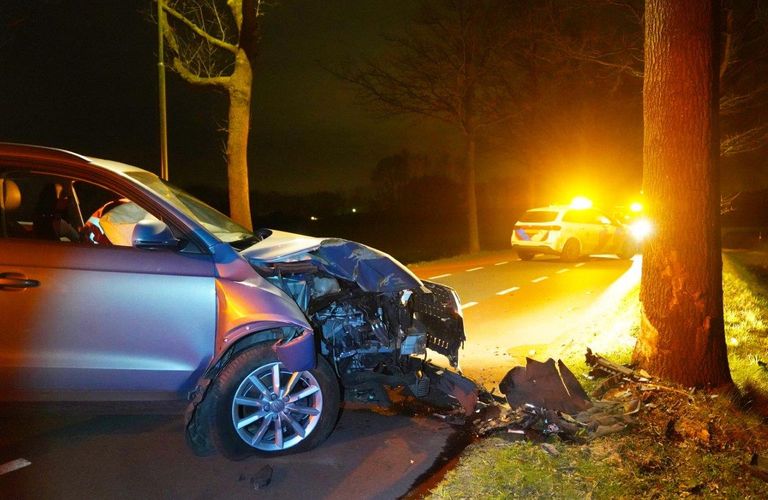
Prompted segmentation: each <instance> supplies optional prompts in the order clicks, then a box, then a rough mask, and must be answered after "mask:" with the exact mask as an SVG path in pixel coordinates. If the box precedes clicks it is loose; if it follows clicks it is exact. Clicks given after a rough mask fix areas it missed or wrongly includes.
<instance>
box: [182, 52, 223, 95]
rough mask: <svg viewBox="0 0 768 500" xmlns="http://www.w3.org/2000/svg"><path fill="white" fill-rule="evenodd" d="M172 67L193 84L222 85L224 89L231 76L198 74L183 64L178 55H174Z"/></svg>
mask: <svg viewBox="0 0 768 500" xmlns="http://www.w3.org/2000/svg"><path fill="white" fill-rule="evenodd" d="M173 69H174V70H176V72H177V73H179V75H180V76H181V77H182V78H183V79H184V80H186V81H187V82H189V83H192V84H194V85H205V86H210V87H223V88H225V89H229V87H230V84H231V80H232V79H231V77H229V76H211V77H204V76H200V75H199V74H197V73H195V72H193V71H191V70H190V69H189V68H187V66H186V65H184V63H183V62H182V61H181V59H179V58H178V57H175V58H174V59H173Z"/></svg>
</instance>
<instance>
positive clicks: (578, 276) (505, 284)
mask: <svg viewBox="0 0 768 500" xmlns="http://www.w3.org/2000/svg"><path fill="white" fill-rule="evenodd" d="M640 263H641V262H640V257H639V256H637V257H634V258H633V259H632V260H619V259H617V258H616V257H612V256H594V257H591V258H587V259H581V260H580V261H578V262H573V263H566V262H562V261H560V260H559V258H557V257H549V256H537V257H536V258H535V259H534V260H532V261H528V262H524V261H521V260H519V259H517V256H516V254H515V253H514V252H512V251H508V252H495V253H491V254H487V255H482V256H480V257H476V258H473V259H471V260H467V259H461V260H448V261H443V262H438V263H433V264H425V265H419V266H415V267H413V268H412V270H413V271H414V272H415V273H416V274H417V275H418V276H419V277H420V278H422V279H428V280H431V281H436V282H438V283H443V284H446V285H449V286H451V287H453V288H455V289H456V291H457V292H458V293H459V296H460V298H461V300H462V303H463V314H464V322H465V330H466V334H467V341H466V344H465V348H464V351H463V352H462V354H461V360H460V364H461V368H462V370H463V372H464V373H465V374H466V375H468V376H470V377H471V378H474V379H475V380H478V381H480V382H482V383H483V384H484V385H486V387H487V388H489V389H490V388H491V387H492V386H493V385H495V384H496V383H498V381H499V380H501V378H502V377H503V376H504V374H505V373H506V372H507V370H509V368H511V367H512V366H514V365H516V364H524V363H525V356H532V357H536V355H537V354H538V353H539V352H540V351H541V350H542V349H543V348H544V347H548V346H551V345H555V346H557V345H558V344H562V343H563V342H565V341H567V340H568V339H569V338H570V337H572V336H577V335H581V334H583V333H584V331H585V328H586V325H587V324H588V323H589V321H590V320H591V319H592V318H594V317H595V316H596V315H597V314H600V313H601V312H602V310H604V309H605V308H610V307H613V306H615V302H616V300H618V299H620V298H621V297H623V296H624V294H625V293H626V292H627V291H628V290H629V289H630V288H631V287H632V286H634V285H636V284H637V283H639V280H640Z"/></svg>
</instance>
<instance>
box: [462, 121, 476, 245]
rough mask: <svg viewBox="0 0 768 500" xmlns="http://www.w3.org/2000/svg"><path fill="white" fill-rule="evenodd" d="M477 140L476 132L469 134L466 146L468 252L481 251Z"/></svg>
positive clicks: (466, 136) (466, 138)
mask: <svg viewBox="0 0 768 500" xmlns="http://www.w3.org/2000/svg"><path fill="white" fill-rule="evenodd" d="M476 145H477V138H476V137H475V133H474V131H470V132H467V134H466V135H465V144H464V174H465V177H464V178H465V186H466V198H467V250H468V251H469V253H477V252H479V251H480V232H479V229H478V223H477V190H476V188H475V184H476V182H475V155H476V151H475V150H476Z"/></svg>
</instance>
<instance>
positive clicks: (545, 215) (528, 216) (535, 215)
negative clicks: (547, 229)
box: [520, 210, 558, 222]
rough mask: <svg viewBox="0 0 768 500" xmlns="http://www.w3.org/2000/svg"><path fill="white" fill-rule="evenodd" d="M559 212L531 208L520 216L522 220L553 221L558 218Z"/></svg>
mask: <svg viewBox="0 0 768 500" xmlns="http://www.w3.org/2000/svg"><path fill="white" fill-rule="evenodd" d="M557 214H558V212H552V211H548V210H529V211H528V212H525V213H524V214H523V216H522V217H520V222H552V221H554V220H555V219H556V218H557Z"/></svg>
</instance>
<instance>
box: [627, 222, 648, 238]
mask: <svg viewBox="0 0 768 500" xmlns="http://www.w3.org/2000/svg"><path fill="white" fill-rule="evenodd" d="M629 232H630V233H632V236H633V237H634V238H635V239H636V240H637V241H643V240H644V239H646V238H647V237H648V236H650V234H651V233H652V232H653V225H652V224H651V221H649V220H648V219H638V220H636V221H635V222H633V223H632V224H631V225H630V226H629Z"/></svg>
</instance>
